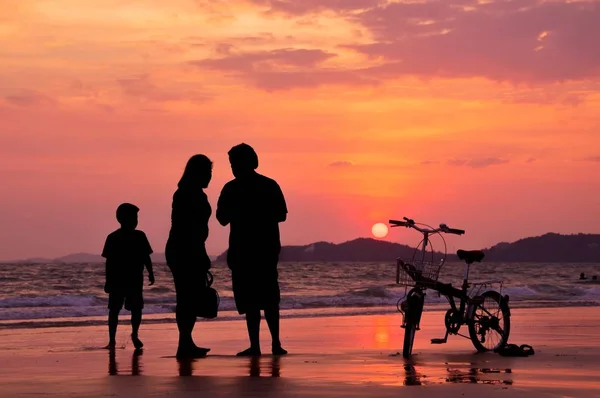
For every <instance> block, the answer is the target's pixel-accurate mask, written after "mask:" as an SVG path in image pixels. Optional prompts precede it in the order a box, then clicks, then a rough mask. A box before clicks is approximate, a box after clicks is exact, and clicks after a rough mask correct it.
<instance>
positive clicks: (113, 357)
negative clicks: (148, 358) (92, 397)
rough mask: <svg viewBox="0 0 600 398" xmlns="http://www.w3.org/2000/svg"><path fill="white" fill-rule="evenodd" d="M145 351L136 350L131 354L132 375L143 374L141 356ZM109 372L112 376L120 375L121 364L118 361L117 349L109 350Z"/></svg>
mask: <svg viewBox="0 0 600 398" xmlns="http://www.w3.org/2000/svg"><path fill="white" fill-rule="evenodd" d="M143 353H144V351H143V350H134V351H133V354H132V356H131V375H132V376H139V375H141V374H142V366H141V365H140V357H141V356H142V354H143ZM108 374H109V375H111V376H118V375H119V365H118V363H117V353H116V350H108Z"/></svg>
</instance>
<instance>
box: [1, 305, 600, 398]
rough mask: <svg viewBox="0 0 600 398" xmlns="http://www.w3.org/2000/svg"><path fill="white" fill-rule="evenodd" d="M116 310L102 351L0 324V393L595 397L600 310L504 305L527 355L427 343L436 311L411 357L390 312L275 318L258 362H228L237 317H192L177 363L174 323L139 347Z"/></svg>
mask: <svg viewBox="0 0 600 398" xmlns="http://www.w3.org/2000/svg"><path fill="white" fill-rule="evenodd" d="M123 315H124V316H122V321H121V324H120V326H119V331H118V342H119V343H120V345H121V347H120V348H119V349H117V350H116V351H115V352H114V355H111V354H110V353H109V352H108V351H106V350H102V349H101V348H100V347H102V345H104V344H106V340H107V336H106V334H107V331H106V328H105V327H96V326H88V327H77V328H73V327H64V328H42V329H3V330H0V366H1V367H2V371H1V372H0V396H2V397H31V396H34V395H51V396H57V397H66V396H69V397H109V396H110V397H132V396H140V397H143V396H151V397H159V396H160V397H162V396H164V397H167V396H168V397H188V396H189V397H192V396H194V397H195V396H205V397H275V396H277V397H318V396H322V397H357V396H369V397H388V396H389V397H392V396H393V397H403V396H411V397H425V396H427V397H429V396H432V394H438V396H441V397H469V396H477V397H480V396H482V395H484V396H485V397H486V398H496V397H509V396H510V397H520V396H523V397H525V396H528V397H529V396H535V397H600V360H599V358H600V349H599V348H598V345H599V343H600V333H599V332H598V330H599V328H600V308H598V307H586V308H545V309H518V310H514V311H513V316H512V319H511V323H512V331H511V338H510V342H512V343H515V344H530V345H532V346H533V347H534V348H535V351H536V353H535V355H533V356H531V357H526V358H506V357H501V356H499V355H497V354H493V353H486V354H476V353H475V352H474V349H473V346H472V345H471V342H470V341H469V340H467V339H463V338H461V337H458V336H451V337H450V339H449V342H448V344H445V345H431V344H430V343H429V340H430V339H431V338H433V337H442V336H443V313H441V312H426V313H425V314H424V315H423V320H422V325H421V329H422V330H421V331H419V332H418V333H417V337H416V341H415V348H414V352H415V355H414V356H413V358H412V359H411V360H404V359H403V358H402V356H401V355H394V354H397V353H398V351H401V349H402V337H403V330H402V329H400V327H399V324H400V315H399V314H398V315H369V316H346V317H317V318H292V319H283V320H282V340H283V342H284V346H285V347H286V348H287V349H288V350H289V351H290V355H288V356H285V357H281V358H278V357H273V356H272V355H270V341H269V334H268V331H267V329H266V324H265V323H264V322H263V330H262V336H261V338H262V341H263V356H262V357H260V358H256V359H251V358H237V357H235V353H236V352H237V351H239V350H241V349H244V348H246V345H247V337H246V332H245V324H244V323H243V321H239V320H236V321H212V322H200V323H198V324H197V326H196V330H195V333H194V334H195V337H196V340H197V342H198V343H199V344H201V345H203V346H207V347H211V348H212V351H211V353H210V355H209V356H208V357H207V358H203V359H198V360H195V361H187V362H178V361H177V360H176V359H175V358H174V353H175V349H176V342H177V329H176V326H175V324H154V325H144V324H142V328H141V331H140V337H141V338H142V340H143V341H144V343H145V348H144V350H143V352H142V353H141V354H139V353H136V352H135V351H134V349H133V346H132V344H131V342H128V341H127V336H128V335H129V333H130V327H129V325H128V319H127V317H126V315H125V314H123ZM464 332H465V333H466V330H464ZM182 376H183V377H182Z"/></svg>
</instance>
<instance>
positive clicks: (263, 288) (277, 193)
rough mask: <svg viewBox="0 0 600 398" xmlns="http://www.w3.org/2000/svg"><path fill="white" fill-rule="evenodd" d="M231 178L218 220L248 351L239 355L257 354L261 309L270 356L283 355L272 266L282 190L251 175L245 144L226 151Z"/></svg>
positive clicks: (252, 159) (251, 155)
mask: <svg viewBox="0 0 600 398" xmlns="http://www.w3.org/2000/svg"><path fill="white" fill-rule="evenodd" d="M228 154H229V163H230V164H231V171H232V173H233V175H234V177H235V179H233V180H232V181H229V182H228V183H227V184H225V186H224V187H223V190H222V191H221V195H220V196H219V200H218V202H217V212H216V216H217V220H218V221H219V223H221V225H223V226H226V225H230V231H229V250H228V252H227V265H228V266H229V268H230V269H231V276H232V286H233V294H234V298H235V304H236V307H237V310H238V313H240V314H245V315H246V326H247V327H248V337H249V338H250V348H248V349H246V350H244V351H242V352H239V353H238V354H237V355H238V356H257V355H260V354H261V352H260V342H259V335H260V322H261V314H260V311H261V310H264V313H265V319H266V320H267V325H268V326H269V331H270V332H271V337H272V340H273V344H272V352H273V354H274V355H285V354H287V351H286V350H284V349H283V348H282V347H281V341H280V339H279V302H280V291H279V282H278V271H277V263H278V261H279V253H280V251H281V242H280V235H279V223H280V222H283V221H285V220H286V218H287V207H286V203H285V198H284V196H283V192H282V191H281V188H280V187H279V185H278V184H277V183H276V182H275V181H274V180H272V179H270V178H268V177H265V176H263V175H261V174H259V173H257V172H256V169H257V168H258V156H257V155H256V152H255V151H254V149H253V148H252V147H251V146H249V145H247V144H240V145H237V146H234V147H233V148H231V150H230V151H229V153H228Z"/></svg>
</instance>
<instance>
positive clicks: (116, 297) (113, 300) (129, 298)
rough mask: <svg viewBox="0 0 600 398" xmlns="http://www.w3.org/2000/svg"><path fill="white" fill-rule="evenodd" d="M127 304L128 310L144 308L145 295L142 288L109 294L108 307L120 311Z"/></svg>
mask: <svg viewBox="0 0 600 398" xmlns="http://www.w3.org/2000/svg"><path fill="white" fill-rule="evenodd" d="M123 304H125V309H126V310H127V311H136V310H142V309H143V308H144V295H143V293H142V290H135V291H117V292H113V293H110V294H109V295H108V309H109V310H112V311H120V310H121V309H122V308H123Z"/></svg>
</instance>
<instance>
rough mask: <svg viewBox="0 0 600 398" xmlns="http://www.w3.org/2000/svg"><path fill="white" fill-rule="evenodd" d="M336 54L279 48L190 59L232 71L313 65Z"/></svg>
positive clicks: (202, 65) (204, 64) (198, 64)
mask: <svg viewBox="0 0 600 398" xmlns="http://www.w3.org/2000/svg"><path fill="white" fill-rule="evenodd" d="M335 56H336V54H331V53H327V52H325V51H321V50H306V49H287V48H285V49H279V50H272V51H258V52H247V53H237V54H228V55H227V56H225V57H223V58H213V59H204V60H199V61H192V64H193V65H196V66H200V67H206V68H212V69H219V70H232V71H241V72H245V71H254V70H261V69H262V70H273V69H275V68H277V67H278V66H292V67H315V66H316V65H317V64H320V63H321V62H323V61H326V60H327V59H329V58H332V57H335Z"/></svg>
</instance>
